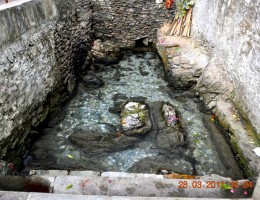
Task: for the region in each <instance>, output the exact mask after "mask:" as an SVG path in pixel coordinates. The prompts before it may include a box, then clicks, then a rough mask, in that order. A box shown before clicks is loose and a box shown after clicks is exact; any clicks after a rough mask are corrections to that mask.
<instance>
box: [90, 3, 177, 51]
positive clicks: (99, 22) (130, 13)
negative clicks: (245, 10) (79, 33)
mask: <svg viewBox="0 0 260 200" xmlns="http://www.w3.org/2000/svg"><path fill="white" fill-rule="evenodd" d="M92 3H93V29H94V32H95V36H96V38H99V39H102V40H113V41H114V42H116V43H118V44H119V46H120V47H122V48H127V47H133V46H135V40H136V39H140V38H143V37H148V38H149V40H150V42H156V33H157V30H158V29H159V28H160V27H161V26H162V24H163V23H164V22H165V21H167V19H168V20H172V18H173V13H174V9H173V8H172V9H169V10H166V9H165V7H164V4H158V3H156V1H155V0H153V1H150V0H92Z"/></svg>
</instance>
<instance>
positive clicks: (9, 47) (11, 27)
mask: <svg viewBox="0 0 260 200" xmlns="http://www.w3.org/2000/svg"><path fill="white" fill-rule="evenodd" d="M0 15H1V18H0V24H1V32H0V50H1V54H0V158H2V159H5V160H8V161H9V162H14V160H12V159H13V158H14V157H16V156H22V155H24V154H25V153H26V149H27V147H28V146H27V145H28V144H29V143H30V140H31V138H32V136H33V134H35V133H36V132H35V131H32V130H33V129H34V128H35V127H36V126H37V125H39V124H40V123H41V122H42V121H43V120H44V119H45V118H46V116H47V114H48V112H49V110H50V109H51V107H52V106H54V105H55V104H58V103H60V102H61V101H63V100H65V99H68V98H69V97H70V96H71V95H73V91H74V90H75V85H76V80H75V78H74V77H75V76H74V74H75V72H76V71H78V69H77V67H78V66H79V65H81V64H82V63H84V62H85V57H86V56H85V55H86V54H87V51H88V50H89V46H88V44H89V43H90V39H91V34H92V30H91V11H90V3H89V1H86V0H77V1H75V2H74V1H71V0H32V1H30V0H23V1H19V2H16V3H12V4H8V5H5V6H4V7H3V6H2V7H1V8H0Z"/></svg>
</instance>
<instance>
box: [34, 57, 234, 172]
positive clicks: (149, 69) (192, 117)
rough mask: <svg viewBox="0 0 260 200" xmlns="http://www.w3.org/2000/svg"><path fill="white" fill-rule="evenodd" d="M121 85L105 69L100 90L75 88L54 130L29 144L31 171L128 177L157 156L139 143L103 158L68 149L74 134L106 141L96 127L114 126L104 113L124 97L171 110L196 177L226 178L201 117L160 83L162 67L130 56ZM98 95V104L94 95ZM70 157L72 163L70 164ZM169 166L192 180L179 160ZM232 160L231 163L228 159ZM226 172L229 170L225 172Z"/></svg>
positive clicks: (149, 145)
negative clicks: (123, 173)
mask: <svg viewBox="0 0 260 200" xmlns="http://www.w3.org/2000/svg"><path fill="white" fill-rule="evenodd" d="M119 66H120V80H115V79H113V76H114V74H115V73H116V68H113V67H109V66H108V67H106V68H105V69H104V70H103V71H100V72H97V75H99V76H100V77H102V78H103V80H104V81H105V85H104V86H103V87H101V88H99V89H96V90H90V89H87V88H85V87H84V86H83V85H81V84H80V85H79V87H78V93H77V95H76V96H75V97H74V98H73V99H72V100H71V101H70V102H69V104H68V105H67V107H66V116H65V119H64V120H63V121H61V122H60V123H59V124H58V125H57V126H55V127H53V128H46V129H44V130H43V136H42V137H40V138H39V140H38V141H37V142H36V143H35V144H34V148H33V151H32V154H33V155H34V157H35V160H34V161H32V162H31V167H32V168H35V167H36V164H35V163H37V166H38V167H45V168H59V169H61V168H68V167H70V168H72V169H75V168H76V169H85V170H87V169H90V170H93V169H97V170H112V171H127V170H129V169H130V168H131V166H133V164H134V163H136V162H138V161H140V160H142V159H144V158H147V157H153V156H157V155H159V151H158V149H156V148H152V147H153V146H154V145H153V144H152V143H151V142H149V141H146V140H145V139H144V141H141V142H140V143H139V144H138V145H137V146H135V147H134V148H132V149H128V150H124V151H119V152H116V153H108V154H105V155H98V154H96V155H87V154H85V153H83V152H82V151H81V150H80V149H79V148H77V147H75V146H73V145H72V144H70V142H69V140H68V136H69V135H70V134H71V133H72V132H73V131H76V130H79V129H82V130H86V131H88V130H93V131H95V132H97V133H99V134H103V135H106V134H107V133H108V129H107V128H106V127H105V126H104V125H101V124H98V123H99V122H107V123H111V124H113V125H115V126H117V127H118V126H119V116H117V115H114V114H111V113H110V112H108V108H109V107H112V106H113V103H114V102H113V100H112V97H113V96H114V95H115V94H116V93H122V94H125V95H126V96H127V97H136V96H143V97H146V98H147V101H150V102H154V101H165V102H169V103H171V104H172V105H174V106H176V107H177V108H178V109H179V111H180V114H181V115H182V117H183V118H184V120H185V123H186V130H187V134H188V135H187V139H188V141H189V144H188V147H185V148H183V149H182V151H183V153H184V154H185V155H188V156H190V157H192V158H193V159H195V160H196V161H197V163H196V165H195V168H196V172H197V174H198V175H204V174H210V173H216V174H220V175H229V174H227V169H226V168H225V167H224V166H223V165H222V162H221V158H220V156H219V154H218V153H217V151H216V149H215V146H214V144H213V142H212V141H211V139H210V133H209V131H208V130H207V129H206V128H205V126H204V124H203V122H202V114H201V112H200V111H199V110H198V108H197V104H196V103H195V102H194V101H193V99H192V98H190V99H189V98H188V99H186V102H180V101H177V100H176V99H175V97H174V95H173V91H172V90H171V88H170V87H169V86H168V83H167V81H166V80H165V79H164V71H163V66H162V63H161V61H160V60H159V58H158V56H157V54H155V53H150V52H148V53H144V54H135V55H133V54H129V55H126V56H125V57H124V59H123V60H122V61H121V62H120V63H119ZM99 93H101V99H99V98H98V94H99ZM68 155H70V156H71V157H73V158H69V157H68ZM169 159H173V162H174V163H175V164H176V165H178V166H179V168H180V169H182V167H180V166H182V165H183V172H182V173H190V174H192V171H191V169H192V167H191V166H189V164H187V162H186V161H183V159H180V158H169ZM231 159H233V158H231ZM229 172H230V169H229Z"/></svg>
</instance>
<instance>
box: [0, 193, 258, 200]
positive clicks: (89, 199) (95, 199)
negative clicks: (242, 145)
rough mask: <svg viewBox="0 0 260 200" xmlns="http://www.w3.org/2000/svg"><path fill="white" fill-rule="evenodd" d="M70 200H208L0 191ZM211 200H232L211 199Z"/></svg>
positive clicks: (11, 199)
mask: <svg viewBox="0 0 260 200" xmlns="http://www.w3.org/2000/svg"><path fill="white" fill-rule="evenodd" d="M72 199H73V200H208V198H175V197H126V196H96V195H72V194H49V193H25V192H3V191H0V200H72ZM212 200H232V199H230V198H229V199H217V198H213V199H212ZM233 200H234V199H233ZM237 200H253V199H252V198H247V199H237ZM255 200H257V199H255Z"/></svg>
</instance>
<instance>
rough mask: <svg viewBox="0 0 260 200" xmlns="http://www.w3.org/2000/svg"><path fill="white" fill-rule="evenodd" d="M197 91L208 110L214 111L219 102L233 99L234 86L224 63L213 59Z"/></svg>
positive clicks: (204, 72) (202, 76) (199, 82)
mask: <svg viewBox="0 0 260 200" xmlns="http://www.w3.org/2000/svg"><path fill="white" fill-rule="evenodd" d="M195 89H196V91H197V93H198V94H199V95H200V97H201V99H202V100H203V102H204V104H205V105H206V107H207V108H208V109H214V108H215V107H216V104H217V101H219V100H228V99H231V98H232V93H233V90H234V86H233V83H232V81H231V79H230V76H229V74H228V71H227V69H226V66H225V64H224V63H223V61H221V60H219V59H218V58H216V57H213V58H212V59H211V60H210V63H209V65H208V66H207V67H206V68H205V70H204V71H203V73H202V75H201V77H200V78H199V80H198V83H197V85H196V88H195Z"/></svg>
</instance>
